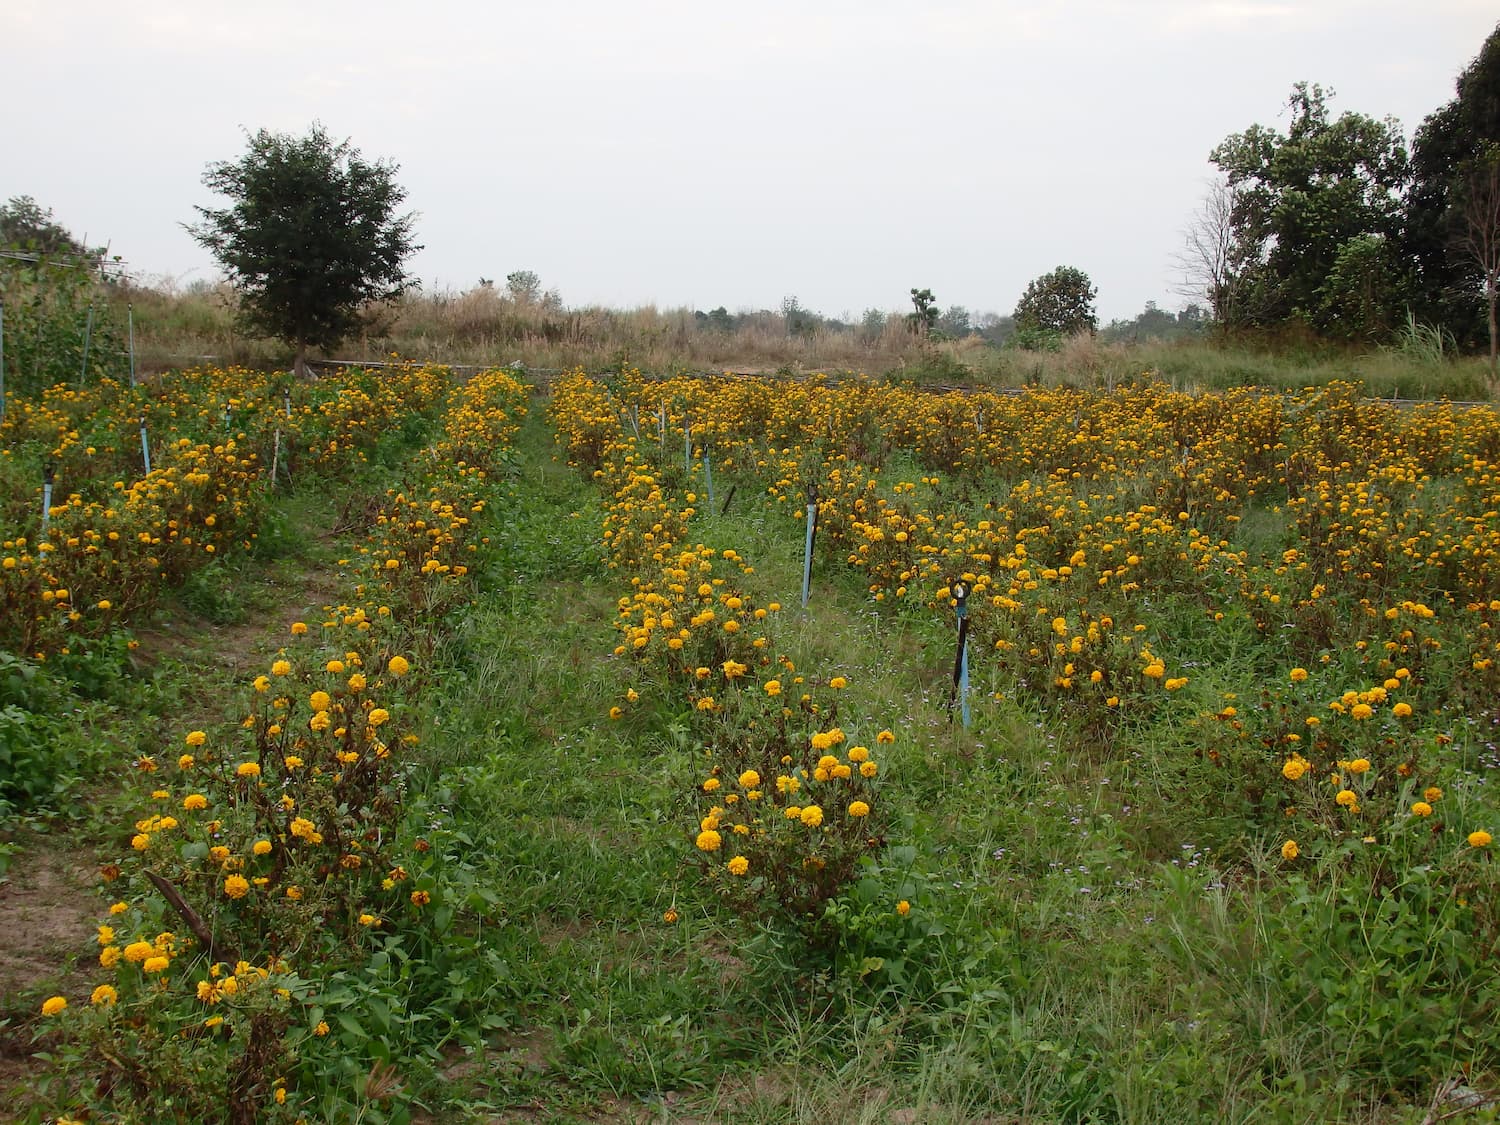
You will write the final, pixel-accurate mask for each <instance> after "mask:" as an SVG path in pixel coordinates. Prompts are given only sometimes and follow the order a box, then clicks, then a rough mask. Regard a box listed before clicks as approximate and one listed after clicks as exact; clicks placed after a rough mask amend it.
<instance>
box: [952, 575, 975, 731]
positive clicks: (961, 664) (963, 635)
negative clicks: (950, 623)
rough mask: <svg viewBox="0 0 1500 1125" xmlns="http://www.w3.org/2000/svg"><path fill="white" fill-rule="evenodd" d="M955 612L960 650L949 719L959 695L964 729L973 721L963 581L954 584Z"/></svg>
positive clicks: (966, 599)
mask: <svg viewBox="0 0 1500 1125" xmlns="http://www.w3.org/2000/svg"><path fill="white" fill-rule="evenodd" d="M953 601H954V612H955V613H956V614H957V616H958V651H957V652H956V653H955V654H954V656H953V691H952V692H951V693H950V694H949V696H948V721H949V722H952V721H953V699H954V696H958V697H959V702H960V708H961V713H962V715H963V721H964V729H965V730H967V729H968V727H969V723H970V721H971V718H972V717H971V715H970V714H969V587H968V586H967V584H965V583H963V582H955V583H954V584H953Z"/></svg>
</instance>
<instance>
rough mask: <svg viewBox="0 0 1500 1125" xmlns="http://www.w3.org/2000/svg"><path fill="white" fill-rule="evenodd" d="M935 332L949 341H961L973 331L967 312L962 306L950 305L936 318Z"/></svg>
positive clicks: (971, 321)
mask: <svg viewBox="0 0 1500 1125" xmlns="http://www.w3.org/2000/svg"><path fill="white" fill-rule="evenodd" d="M936 327H937V330H938V331H939V332H941V333H942V334H943V335H944V336H946V337H948V339H950V340H961V339H963V337H965V336H967V335H968V334H969V333H970V332H972V331H973V330H974V325H973V319H972V318H971V317H970V315H969V310H968V309H966V308H964V307H963V306H962V305H952V306H950V307H949V308H946V309H944V310H943V315H942V316H940V317H938V318H937V325H936Z"/></svg>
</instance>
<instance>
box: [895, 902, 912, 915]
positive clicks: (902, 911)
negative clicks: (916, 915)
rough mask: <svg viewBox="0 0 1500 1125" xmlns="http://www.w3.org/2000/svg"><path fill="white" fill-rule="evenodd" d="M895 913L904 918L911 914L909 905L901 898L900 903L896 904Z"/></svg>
mask: <svg viewBox="0 0 1500 1125" xmlns="http://www.w3.org/2000/svg"><path fill="white" fill-rule="evenodd" d="M896 913H897V914H899V915H901V917H903V918H905V917H906V916H907V915H908V914H910V913H911V903H909V902H907V901H906V900H905V899H904V898H903V899H902V900H901V901H900V902H898V903H896Z"/></svg>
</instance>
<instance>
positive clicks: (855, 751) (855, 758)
mask: <svg viewBox="0 0 1500 1125" xmlns="http://www.w3.org/2000/svg"><path fill="white" fill-rule="evenodd" d="M869 756H870V748H869V747H868V746H852V747H850V748H849V760H850V761H851V762H856V763H858V762H863V761H864V760H865V759H867V758H868V757H869Z"/></svg>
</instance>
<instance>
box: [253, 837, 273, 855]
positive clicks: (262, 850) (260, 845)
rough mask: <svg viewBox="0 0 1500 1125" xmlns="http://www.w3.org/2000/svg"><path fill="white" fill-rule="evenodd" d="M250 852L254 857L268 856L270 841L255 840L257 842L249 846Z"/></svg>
mask: <svg viewBox="0 0 1500 1125" xmlns="http://www.w3.org/2000/svg"><path fill="white" fill-rule="evenodd" d="M250 851H251V852H252V853H253V854H255V855H270V854H271V841H270V840H257V841H255V843H254V844H252V845H251V847H250Z"/></svg>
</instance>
